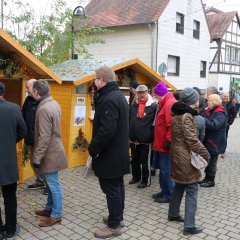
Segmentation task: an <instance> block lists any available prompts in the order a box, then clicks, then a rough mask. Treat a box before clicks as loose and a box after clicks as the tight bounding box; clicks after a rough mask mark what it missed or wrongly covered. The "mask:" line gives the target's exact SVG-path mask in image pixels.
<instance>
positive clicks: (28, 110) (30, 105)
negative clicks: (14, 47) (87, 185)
mask: <svg viewBox="0 0 240 240" xmlns="http://www.w3.org/2000/svg"><path fill="white" fill-rule="evenodd" d="M35 81H37V80H36V79H30V80H28V81H27V84H26V89H27V93H28V96H27V98H26V99H25V101H24V104H23V107H22V115H23V119H24V121H25V124H26V126H27V136H26V137H25V138H24V143H25V145H26V146H27V147H28V148H29V151H30V164H31V167H32V169H33V171H34V173H35V175H36V180H35V183H33V184H31V185H28V189H38V188H44V187H45V184H44V181H43V176H42V174H40V172H39V169H36V168H34V167H33V163H32V156H33V147H34V129H35V127H34V126H35V115H36V110H37V102H36V100H35V99H34V98H33V97H32V87H33V83H34V82H35Z"/></svg>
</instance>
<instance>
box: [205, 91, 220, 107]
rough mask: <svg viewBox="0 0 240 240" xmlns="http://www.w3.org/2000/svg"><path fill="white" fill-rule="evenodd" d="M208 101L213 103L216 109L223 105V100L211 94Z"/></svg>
mask: <svg viewBox="0 0 240 240" xmlns="http://www.w3.org/2000/svg"><path fill="white" fill-rule="evenodd" d="M208 101H209V102H211V104H212V105H213V106H214V107H218V106H221V105H222V99H221V97H220V96H219V95H218V94H211V95H210V96H209V97H208Z"/></svg>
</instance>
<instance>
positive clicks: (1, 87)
mask: <svg viewBox="0 0 240 240" xmlns="http://www.w3.org/2000/svg"><path fill="white" fill-rule="evenodd" d="M4 92H5V86H4V84H3V83H2V82H0V95H1V96H2V95H3V94H4Z"/></svg>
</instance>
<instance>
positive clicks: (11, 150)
mask: <svg viewBox="0 0 240 240" xmlns="http://www.w3.org/2000/svg"><path fill="white" fill-rule="evenodd" d="M0 133H1V134H0V185H9V184H12V183H16V182H17V181H18V178H19V176H18V162H17V152H16V143H17V142H19V141H20V140H22V139H23V138H24V137H25V136H26V134H27V128H26V125H25V123H24V120H23V117H22V113H21V110H20V108H19V106H17V105H16V104H14V103H11V102H8V101H6V100H4V99H2V98H0Z"/></svg>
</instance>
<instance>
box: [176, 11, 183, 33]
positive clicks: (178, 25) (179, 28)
mask: <svg viewBox="0 0 240 240" xmlns="http://www.w3.org/2000/svg"><path fill="white" fill-rule="evenodd" d="M178 17H180V23H178ZM176 32H177V33H180V34H184V14H182V13H179V12H176Z"/></svg>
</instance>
